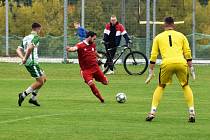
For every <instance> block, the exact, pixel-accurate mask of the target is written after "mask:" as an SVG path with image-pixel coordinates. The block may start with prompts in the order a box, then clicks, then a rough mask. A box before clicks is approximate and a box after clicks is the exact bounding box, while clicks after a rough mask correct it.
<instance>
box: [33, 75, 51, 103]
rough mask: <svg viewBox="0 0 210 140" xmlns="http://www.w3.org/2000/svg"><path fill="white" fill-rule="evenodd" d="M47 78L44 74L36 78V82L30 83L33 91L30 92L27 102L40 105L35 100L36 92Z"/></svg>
mask: <svg viewBox="0 0 210 140" xmlns="http://www.w3.org/2000/svg"><path fill="white" fill-rule="evenodd" d="M46 80H47V78H46V76H45V75H43V76H41V77H39V78H36V82H35V83H33V84H32V88H34V91H33V92H32V93H31V98H30V99H29V103H31V104H34V105H36V106H40V104H39V103H38V101H37V94H38V91H39V89H40V88H41V87H42V86H43V85H44V83H45V82H46Z"/></svg>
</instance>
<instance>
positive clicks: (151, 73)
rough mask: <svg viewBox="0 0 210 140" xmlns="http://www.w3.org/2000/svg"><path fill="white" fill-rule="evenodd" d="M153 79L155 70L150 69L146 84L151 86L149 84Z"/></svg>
mask: <svg viewBox="0 0 210 140" xmlns="http://www.w3.org/2000/svg"><path fill="white" fill-rule="evenodd" d="M153 77H154V70H152V69H149V76H148V77H147V79H146V81H145V84H149V82H150V81H151V80H152V78H153Z"/></svg>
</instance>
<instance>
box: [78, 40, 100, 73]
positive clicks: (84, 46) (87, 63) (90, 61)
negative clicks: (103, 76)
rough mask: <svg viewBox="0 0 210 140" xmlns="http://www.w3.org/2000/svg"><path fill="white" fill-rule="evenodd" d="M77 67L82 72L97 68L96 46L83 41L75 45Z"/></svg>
mask: <svg viewBox="0 0 210 140" xmlns="http://www.w3.org/2000/svg"><path fill="white" fill-rule="evenodd" d="M76 47H77V48H78V50H77V52H78V59H79V65H80V68H81V70H82V71H84V70H88V69H95V68H96V67H98V62H97V57H96V44H95V43H93V44H88V43H87V42H86V41H85V40H84V41H82V42H80V43H78V44H77V45H76Z"/></svg>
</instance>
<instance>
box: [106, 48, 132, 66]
mask: <svg viewBox="0 0 210 140" xmlns="http://www.w3.org/2000/svg"><path fill="white" fill-rule="evenodd" d="M121 47H124V48H123V50H122V51H121V53H120V54H119V56H117V58H116V59H115V61H113V60H112V62H113V63H112V65H115V64H116V62H117V60H118V59H119V58H120V57H121V56H122V55H123V54H124V53H125V51H126V50H127V49H128V50H129V51H130V52H132V50H131V47H130V46H127V45H122V46H117V47H114V48H110V49H108V50H107V53H108V55H109V57H110V52H109V51H111V50H113V49H115V48H121Z"/></svg>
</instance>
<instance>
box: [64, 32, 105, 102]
mask: <svg viewBox="0 0 210 140" xmlns="http://www.w3.org/2000/svg"><path fill="white" fill-rule="evenodd" d="M95 39H96V33H94V32H92V31H89V32H88V33H87V36H86V39H85V40H83V41H82V42H80V43H78V44H76V45H75V46H74V47H69V46H67V47H66V50H67V51H68V52H75V51H77V53H78V59H79V65H80V68H81V76H82V77H83V78H84V80H85V83H87V84H88V86H89V87H90V88H91V90H92V92H93V94H94V95H95V96H96V97H97V98H98V99H99V100H100V101H101V103H104V99H103V97H102V96H101V94H100V92H99V90H98V89H97V87H96V85H95V83H94V82H93V79H95V80H96V81H98V82H101V83H102V84H104V85H108V79H107V78H106V76H105V75H104V74H103V72H102V71H101V69H100V68H99V66H98V62H97V57H99V55H98V53H97V51H96V44H95Z"/></svg>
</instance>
